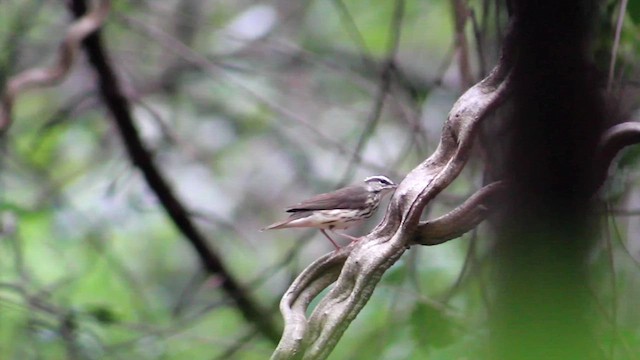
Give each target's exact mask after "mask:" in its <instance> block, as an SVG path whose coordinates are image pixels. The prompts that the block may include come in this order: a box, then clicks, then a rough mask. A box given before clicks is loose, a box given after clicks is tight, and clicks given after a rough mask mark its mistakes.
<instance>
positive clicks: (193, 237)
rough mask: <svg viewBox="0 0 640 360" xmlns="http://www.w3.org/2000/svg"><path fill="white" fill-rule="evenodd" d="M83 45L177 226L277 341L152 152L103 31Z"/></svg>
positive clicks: (80, 1) (129, 145) (81, 6)
mask: <svg viewBox="0 0 640 360" xmlns="http://www.w3.org/2000/svg"><path fill="white" fill-rule="evenodd" d="M86 9H87V8H86V4H85V2H84V0H73V1H72V3H71V11H72V12H73V15H74V16H75V17H78V18H79V17H81V16H83V15H84V13H85V12H86ZM83 47H84V49H85V51H86V53H87V57H88V58H89V62H90V63H91V65H92V66H93V68H94V69H95V71H96V74H97V75H98V81H99V88H100V93H101V95H102V98H103V100H104V102H105V104H106V106H107V108H108V110H109V111H110V112H111V115H112V117H113V120H114V121H115V124H116V125H117V127H118V130H119V131H120V135H121V137H122V140H123V142H124V145H125V147H126V149H127V152H128V154H129V157H130V158H131V161H132V162H133V163H134V165H135V166H136V167H138V168H139V169H140V171H141V172H142V174H143V176H144V178H145V180H146V181H147V184H148V185H149V187H150V188H151V190H153V192H154V193H155V194H156V196H157V197H158V200H159V201H160V203H161V204H162V206H163V207H164V209H165V210H166V212H167V214H168V215H169V217H170V218H171V220H172V221H173V223H174V224H175V226H176V227H177V228H178V229H179V230H180V232H182V234H183V235H184V237H185V238H186V239H187V240H188V241H189V243H190V244H191V245H192V246H193V248H194V250H195V251H196V253H197V255H198V257H199V258H200V261H201V262H202V266H203V267H204V268H205V269H206V270H207V272H209V273H210V274H212V275H216V276H219V277H220V278H221V279H222V288H223V289H224V291H225V292H226V293H227V295H229V297H231V298H232V299H233V300H234V301H235V303H236V304H237V306H238V309H239V310H240V312H242V315H243V316H244V317H245V318H246V319H247V320H248V321H250V322H252V323H254V324H255V326H256V327H257V328H258V330H259V331H260V332H261V333H262V335H264V336H265V337H266V338H268V339H270V340H272V341H274V342H275V341H277V339H278V337H279V336H278V334H279V330H278V328H277V327H276V326H275V324H274V323H273V321H272V319H271V316H269V314H268V313H266V312H265V311H264V310H263V309H261V308H260V306H259V305H258V304H257V303H256V302H255V301H254V300H253V299H251V298H250V296H249V294H247V293H246V291H245V290H244V289H243V288H242V287H241V286H240V284H239V283H238V281H237V280H236V279H235V278H234V277H233V275H232V274H231V273H230V272H229V270H227V269H226V267H225V266H224V264H223V263H222V260H221V259H220V257H219V256H218V255H217V254H216V253H215V252H214V251H213V250H212V249H211V248H210V246H209V245H208V243H207V240H206V238H205V237H204V235H202V234H201V233H200V231H198V229H197V228H196V226H195V225H194V224H193V222H192V221H191V219H190V218H189V213H188V211H187V209H186V208H185V207H184V205H183V204H182V203H181V202H180V201H179V200H178V199H177V197H176V196H175V195H174V193H173V190H172V189H171V186H170V185H169V183H168V182H167V180H165V178H164V177H163V176H162V175H161V174H160V171H159V170H158V168H157V167H156V166H155V164H154V162H153V159H152V156H151V153H150V152H149V150H147V149H146V148H145V146H144V144H143V143H142V140H141V139H140V136H139V134H138V130H137V129H136V127H135V125H134V123H133V118H132V117H131V111H130V106H129V102H128V101H127V99H126V98H125V96H124V95H123V93H122V91H121V89H120V85H119V83H118V79H117V77H116V75H115V73H114V72H113V69H112V68H111V65H110V64H109V60H108V58H107V54H106V51H105V49H104V46H103V45H102V40H101V39H100V35H99V33H95V34H93V35H91V36H89V37H88V38H87V39H86V40H84V42H83Z"/></svg>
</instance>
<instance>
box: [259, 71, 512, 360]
mask: <svg viewBox="0 0 640 360" xmlns="http://www.w3.org/2000/svg"><path fill="white" fill-rule="evenodd" d="M503 60H504V59H503ZM508 70H509V69H508V66H507V65H506V61H501V62H500V63H499V65H498V66H496V68H494V70H493V71H492V72H491V73H490V74H489V76H487V78H485V79H484V80H483V81H481V82H479V83H478V84H476V85H474V86H473V87H471V88H470V89H469V90H467V91H466V92H465V93H464V94H463V95H462V96H461V97H460V98H459V99H458V101H457V102H456V103H455V104H454V105H453V108H452V110H451V112H450V113H449V116H448V118H447V121H446V122H445V124H444V127H443V131H442V136H441V139H440V144H439V145H438V148H437V149H436V151H435V152H434V154H433V155H431V156H430V157H429V158H428V159H426V160H425V161H424V162H423V163H422V164H420V165H418V166H417V167H416V168H415V169H413V170H412V171H411V172H410V173H409V174H408V175H407V176H406V177H405V179H404V180H403V181H402V182H401V183H400V185H399V186H398V189H397V190H396V192H395V193H394V195H393V197H392V198H391V201H390V203H389V207H388V209H387V213H386V215H385V218H384V219H383V221H382V222H381V223H380V224H379V225H378V226H377V227H376V228H375V229H374V230H373V231H372V232H371V233H370V234H369V235H367V236H366V237H363V238H362V239H361V240H360V241H357V242H354V243H352V244H351V245H349V247H348V249H347V250H341V251H339V252H338V253H336V254H330V255H326V256H325V257H323V258H321V259H320V260H318V261H316V262H315V263H314V264H312V265H311V266H310V267H309V268H307V269H306V270H305V271H304V272H303V273H302V274H301V275H300V277H298V279H297V280H296V281H295V282H294V283H293V284H292V285H291V287H290V288H289V290H288V291H287V294H286V295H285V296H284V298H283V300H282V303H281V308H280V309H281V311H282V313H283V316H284V318H285V329H286V330H285V333H284V334H283V337H282V339H281V341H280V345H279V346H278V348H277V349H276V351H275V352H274V354H273V355H272V359H292V358H303V359H325V358H326V357H327V356H328V355H329V353H330V352H331V351H332V350H333V348H334V347H335V344H336V343H337V341H338V340H339V339H340V337H341V336H342V334H343V333H344V331H345V330H346V328H347V327H348V326H349V324H350V323H351V321H352V320H353V319H354V318H355V317H356V315H357V314H358V313H359V312H360V310H361V309H362V307H363V306H364V305H365V304H366V302H367V301H368V300H369V298H370V297H371V294H372V293H373V290H374V289H375V286H376V285H377V283H378V281H379V280H380V278H381V277H382V275H383V274H384V272H385V271H386V270H387V269H388V268H389V267H390V266H391V265H393V264H394V263H395V262H396V261H397V260H398V259H399V258H400V256H401V255H402V254H403V253H404V251H405V250H406V249H407V248H408V247H409V246H410V245H412V244H414V239H415V234H416V231H418V227H419V219H420V215H421V214H422V211H423V209H424V207H425V206H426V205H427V204H428V203H429V201H431V200H432V199H433V198H434V197H435V196H436V195H438V194H439V193H440V192H441V191H442V190H443V189H444V188H446V187H447V186H448V185H449V184H450V183H451V182H452V181H453V180H454V179H455V178H456V177H457V176H458V174H460V171H461V170H462V168H463V167H464V165H465V163H466V161H467V159H468V158H469V153H470V150H471V146H472V143H473V139H474V137H475V134H476V133H477V129H478V124H479V123H480V121H481V120H482V119H484V118H486V116H487V115H488V114H490V113H491V111H492V110H494V109H495V108H496V107H497V106H498V105H499V104H501V103H502V101H503V100H504V99H505V97H506V94H507V84H508V74H509V71H508ZM486 191H487V190H485V192H486ZM489 193H491V191H489ZM481 194H482V192H481ZM485 195H486V194H485ZM480 197H482V196H480ZM477 201H478V200H477V199H476V200H471V202H470V203H468V204H467V205H466V206H464V210H465V211H462V213H463V214H466V213H467V210H469V209H471V208H473V204H474V203H476V202H477ZM472 213H475V212H474V211H472ZM452 218H454V219H455V218H458V219H460V218H464V217H462V216H460V215H458V216H455V215H452ZM461 223H462V224H465V225H468V224H469V221H462V222H461ZM423 241H425V242H426V241H428V240H423ZM343 254H344V255H347V258H346V259H344V265H343V266H342V270H341V272H340V275H339V277H338V279H337V281H336V283H335V285H334V287H333V288H332V289H331V291H329V293H328V294H327V295H326V296H325V297H324V298H323V299H322V300H321V301H320V303H319V304H318V306H317V307H316V308H315V309H314V311H313V312H312V314H311V316H310V317H309V319H306V317H305V316H304V315H305V309H306V307H307V306H308V304H309V302H310V301H311V299H312V298H313V297H311V296H312V295H313V296H315V295H317V294H318V293H319V292H320V291H321V290H322V289H323V288H325V287H326V286H328V285H329V284H330V283H331V282H332V281H333V279H335V276H336V274H337V271H338V270H339V265H340V263H341V262H342V261H343V260H342V259H343V258H342V256H344V255H343ZM334 256H336V257H339V259H340V261H338V260H337V259H336V260H335V262H331V264H332V265H331V266H330V267H329V266H328V265H325V266H319V264H325V262H326V261H328V259H332V257H334ZM336 266H338V268H336ZM328 268H330V271H329V269H328ZM315 279H318V280H317V281H310V280H315ZM291 294H304V295H305V296H304V297H299V296H298V295H296V296H295V297H293V296H292V295H291ZM292 298H294V299H295V300H292Z"/></svg>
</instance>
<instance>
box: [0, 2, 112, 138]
mask: <svg viewBox="0 0 640 360" xmlns="http://www.w3.org/2000/svg"><path fill="white" fill-rule="evenodd" d="M110 4H111V1H109V0H101V1H100V2H99V3H98V6H96V7H95V8H94V9H93V10H92V11H91V12H88V13H87V14H85V15H84V16H82V17H81V18H79V19H78V20H76V22H74V23H73V24H71V25H70V26H69V29H68V30H67V33H66V35H65V38H64V40H63V41H62V43H61V44H60V49H59V51H58V59H57V62H56V64H54V65H53V66H51V67H48V68H35V69H28V70H25V71H23V72H21V73H19V74H18V75H15V76H13V77H11V79H9V81H8V84H7V87H6V89H5V91H4V93H3V95H2V100H1V102H2V103H1V104H0V134H2V133H4V132H5V131H6V130H7V128H8V127H9V126H10V125H11V120H12V118H11V111H12V108H13V103H14V101H15V98H16V97H17V96H18V95H19V94H20V93H21V92H23V91H25V90H27V89H30V88H34V87H45V86H51V85H54V84H56V83H57V82H59V81H61V80H62V79H64V77H65V76H66V75H67V74H68V73H69V70H70V69H71V66H72V65H73V61H74V60H75V58H76V55H77V52H78V47H79V46H80V42H81V41H82V40H83V39H84V38H86V37H87V36H89V35H90V34H92V33H93V32H95V31H96V30H97V29H98V28H99V27H100V26H102V23H103V22H104V20H105V19H106V17H107V14H108V13H109V8H110Z"/></svg>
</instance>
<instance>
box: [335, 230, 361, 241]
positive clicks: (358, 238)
mask: <svg viewBox="0 0 640 360" xmlns="http://www.w3.org/2000/svg"><path fill="white" fill-rule="evenodd" d="M334 233H335V234H338V235H340V236H342V237H343V238H345V239H349V240H351V241H358V240H360V239H362V237H361V236H359V237H355V236H351V235H349V234H344V233H339V232H337V231H334Z"/></svg>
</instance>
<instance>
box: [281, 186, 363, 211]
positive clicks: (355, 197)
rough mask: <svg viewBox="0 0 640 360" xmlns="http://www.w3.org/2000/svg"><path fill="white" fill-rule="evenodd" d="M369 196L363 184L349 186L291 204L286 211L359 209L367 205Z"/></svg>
mask: <svg viewBox="0 0 640 360" xmlns="http://www.w3.org/2000/svg"><path fill="white" fill-rule="evenodd" d="M368 196H369V193H368V191H367V190H366V189H365V188H364V187H363V186H359V185H353V186H347V187H345V188H342V189H338V190H336V191H333V192H329V193H325V194H320V195H316V196H314V197H312V198H310V199H307V200H305V201H302V202H300V203H298V204H295V205H292V206H289V207H288V208H287V209H286V211H287V212H298V211H309V210H330V209H359V208H362V207H363V206H364V205H365V203H366V201H367V197H368Z"/></svg>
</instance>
